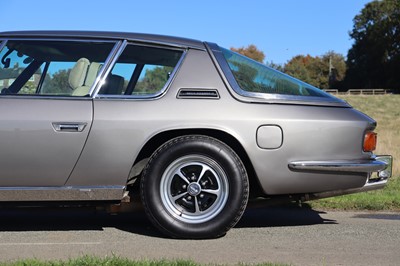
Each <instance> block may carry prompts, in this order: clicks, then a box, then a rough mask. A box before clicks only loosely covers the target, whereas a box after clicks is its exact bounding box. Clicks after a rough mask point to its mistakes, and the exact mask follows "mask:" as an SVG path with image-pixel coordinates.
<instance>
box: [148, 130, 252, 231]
mask: <svg viewBox="0 0 400 266" xmlns="http://www.w3.org/2000/svg"><path fill="white" fill-rule="evenodd" d="M141 196H142V201H143V204H144V207H145V210H146V213H147V215H148V217H149V219H150V220H151V221H152V223H153V224H154V225H155V226H156V227H157V228H159V229H160V230H161V231H162V232H164V233H165V234H167V235H169V236H171V237H176V238H212V237H218V236H221V235H223V234H225V233H226V231H228V230H229V229H230V228H231V227H233V226H234V225H235V224H236V223H237V221H239V219H240V217H241V216H242V214H243V212H244V210H245V207H246V204H247V199H248V178H247V173H246V170H245V168H244V165H243V163H242V162H241V160H240V158H239V157H238V156H237V155H236V153H235V152H234V151H233V150H232V149H231V148H230V147H228V146H227V145H226V144H224V143H222V142H220V141H219V140H216V139H214V138H211V137H207V136H198V135H193V136H183V137H178V138H176V139H173V140H170V141H168V142H167V143H165V144H164V145H163V146H161V147H160V148H159V149H158V150H157V151H156V152H154V154H153V155H152V156H151V158H150V160H149V163H148V165H147V166H146V168H145V170H144V172H143V177H142V181H141Z"/></svg>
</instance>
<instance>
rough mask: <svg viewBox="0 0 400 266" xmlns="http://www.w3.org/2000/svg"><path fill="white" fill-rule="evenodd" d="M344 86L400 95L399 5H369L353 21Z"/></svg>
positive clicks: (390, 1) (392, 1)
mask: <svg viewBox="0 0 400 266" xmlns="http://www.w3.org/2000/svg"><path fill="white" fill-rule="evenodd" d="M353 23H354V26H353V30H352V31H351V32H350V37H351V38H352V39H354V44H353V46H352V47H351V49H350V50H349V52H348V55H347V68H348V71H347V73H346V85H347V86H348V87H349V88H351V87H357V88H391V89H393V90H397V92H399V91H400V75H399V74H398V71H399V69H400V1H399V0H381V1H376V0H375V1H372V2H370V3H368V4H366V5H365V7H364V8H363V9H362V10H361V12H360V14H358V15H356V16H355V17H354V20H353Z"/></svg>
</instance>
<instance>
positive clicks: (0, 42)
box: [0, 37, 127, 100]
mask: <svg viewBox="0 0 400 266" xmlns="http://www.w3.org/2000/svg"><path fill="white" fill-rule="evenodd" d="M8 41H43V42H51V41H55V42H81V43H113V44H114V46H113V48H112V49H111V50H110V52H109V54H108V56H107V57H106V59H105V61H104V65H103V66H102V67H101V69H100V71H99V73H98V75H97V78H96V80H95V82H94V83H93V85H92V87H91V88H90V90H89V96H65V95H62V96H57V95H44V94H42V95H41V94H20V95H18V94H0V97H1V98H18V99H24V98H25V99H26V98H28V99H62V100H65V99H79V100H85V99H86V100H87V99H90V100H92V99H93V97H94V92H95V89H96V88H97V87H98V86H99V84H100V81H101V80H102V79H104V77H106V76H107V73H108V72H107V71H108V70H109V69H110V67H109V66H110V65H113V64H112V62H113V60H114V59H115V58H116V55H117V54H118V51H119V50H120V48H121V46H123V45H124V44H126V42H127V41H126V40H118V39H114V40H107V39H99V38H96V39H82V38H62V37H61V38H54V37H51V38H45V37H44V38H32V37H15V38H13V37H11V38H0V51H1V50H2V49H3V48H4V47H5V46H6V44H7V42H8Z"/></svg>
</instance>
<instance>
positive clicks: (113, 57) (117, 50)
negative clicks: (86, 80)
mask: <svg viewBox="0 0 400 266" xmlns="http://www.w3.org/2000/svg"><path fill="white" fill-rule="evenodd" d="M126 45H127V41H126V40H124V41H119V42H117V43H116V44H115V45H114V47H113V49H112V50H111V52H110V53H109V54H108V57H107V59H106V61H105V62H104V65H103V66H102V68H101V69H100V73H99V74H97V77H96V80H95V82H94V83H93V85H92V87H91V88H90V90H89V94H90V95H91V97H92V98H94V97H96V95H97V93H98V92H99V90H100V88H101V85H103V84H104V82H105V79H106V77H107V75H108V74H109V73H110V72H111V69H112V66H114V64H115V62H116V61H117V60H118V58H119V56H120V55H121V54H122V52H123V51H124V49H125V47H126Z"/></svg>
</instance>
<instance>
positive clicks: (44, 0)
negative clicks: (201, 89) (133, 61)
mask: <svg viewBox="0 0 400 266" xmlns="http://www.w3.org/2000/svg"><path fill="white" fill-rule="evenodd" d="M368 2H370V0H335V1H329V0H254V1H252V0H246V1H244V0H242V1H236V0H231V1H223V0H222V1H218V0H201V1H190V0H189V1H188V0H186V1H173V0H168V1H166V0H147V1H143V0H142V1H136V0H64V1H56V0H35V1H30V0H25V1H23V0H13V1H9V0H0V7H1V22H0V31H14V30H106V31H128V32H142V33H156V34H164V35H174V36H181V37H188V38H194V39H199V40H202V41H211V42H216V43H217V44H219V45H220V46H223V47H227V48H230V47H232V46H233V47H241V46H247V45H249V44H255V45H256V46H257V47H258V48H259V49H260V50H262V51H263V52H264V53H265V55H266V60H267V61H273V62H274V63H278V64H283V63H286V62H287V61H288V60H290V59H291V58H292V57H293V56H295V55H298V54H304V55H305V54H310V55H312V56H317V55H322V54H324V53H325V52H327V51H330V50H333V51H335V52H337V53H341V54H343V55H344V56H346V55H347V51H348V50H349V48H350V47H351V44H352V40H351V39H350V37H349V34H348V33H349V31H350V30H351V29H352V27H353V18H354V16H355V15H357V14H358V13H359V12H360V11H361V9H362V8H363V7H364V6H365V4H366V3H368Z"/></svg>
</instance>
